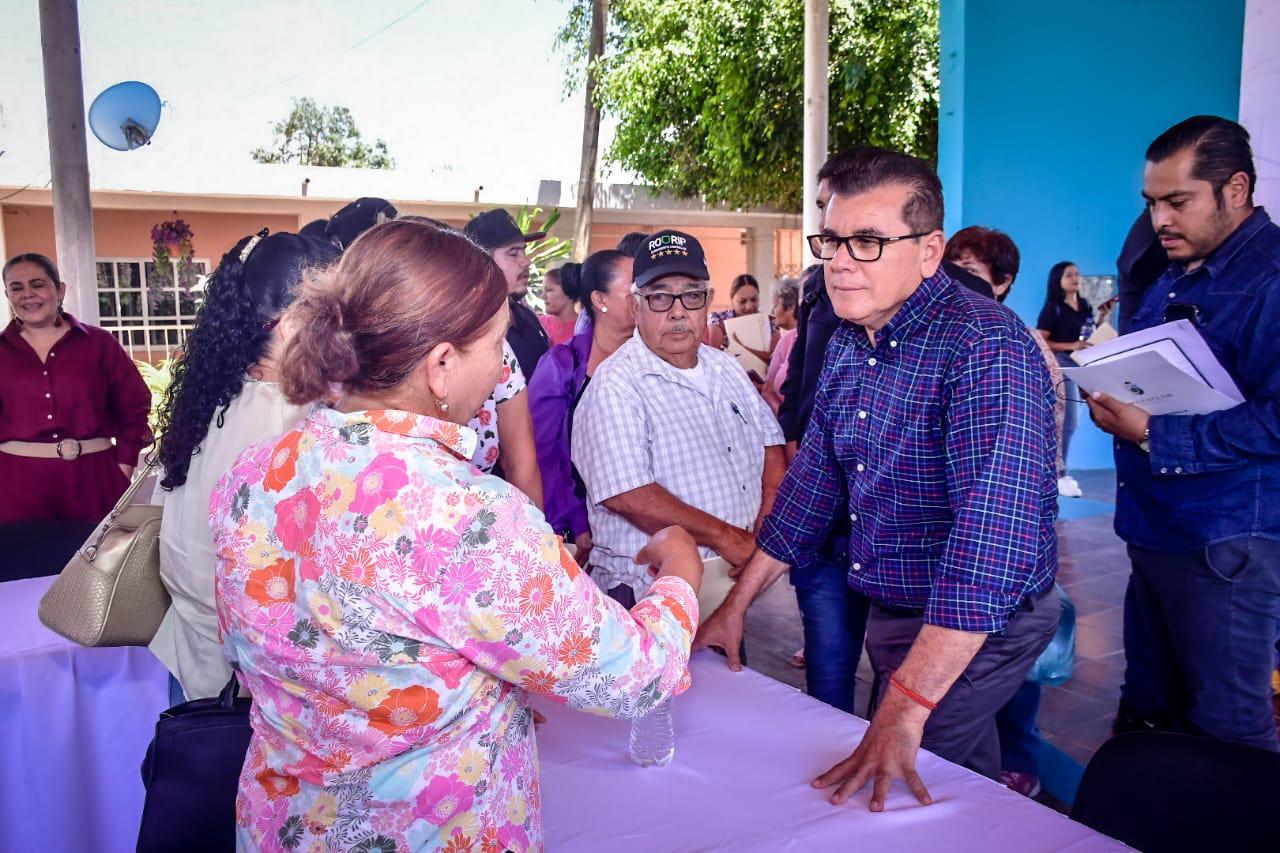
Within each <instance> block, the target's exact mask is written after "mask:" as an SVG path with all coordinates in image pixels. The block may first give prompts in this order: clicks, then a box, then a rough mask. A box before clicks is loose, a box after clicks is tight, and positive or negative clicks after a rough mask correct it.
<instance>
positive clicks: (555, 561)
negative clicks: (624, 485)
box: [210, 222, 701, 853]
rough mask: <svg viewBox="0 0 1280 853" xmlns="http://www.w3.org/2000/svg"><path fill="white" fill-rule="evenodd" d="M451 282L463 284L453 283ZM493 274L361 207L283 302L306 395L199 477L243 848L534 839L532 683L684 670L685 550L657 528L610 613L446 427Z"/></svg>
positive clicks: (473, 387)
mask: <svg viewBox="0 0 1280 853" xmlns="http://www.w3.org/2000/svg"><path fill="white" fill-rule="evenodd" d="M464 297H465V298H464ZM506 313H507V307H506V285H505V281H504V279H503V277H502V275H501V273H500V272H499V271H498V269H497V267H496V266H495V265H494V264H493V262H492V260H490V259H489V257H488V256H487V255H485V254H484V253H483V252H481V251H480V250H479V249H477V248H475V247H474V246H473V245H472V244H471V243H470V242H469V241H467V240H466V239H465V238H463V237H461V236H460V235H458V234H456V233H453V232H449V231H443V230H439V229H435V228H432V227H430V226H425V225H421V224H416V223H412V222H388V223H386V224H383V225H379V226H377V227H376V228H374V229H373V230H372V231H370V232H369V233H368V234H366V235H365V236H364V237H363V238H362V239H361V240H359V241H358V242H357V243H356V244H355V245H353V246H352V248H351V249H350V250H348V252H347V253H346V255H345V256H344V257H343V259H342V260H341V262H340V263H339V264H338V265H337V267H336V268H334V269H332V270H331V271H329V272H327V273H323V274H320V276H319V277H318V278H317V279H316V280H315V281H311V282H308V283H307V284H306V285H305V286H304V289H303V291H302V293H301V295H300V296H299V298H298V300H297V302H295V304H294V306H293V308H291V309H290V315H289V317H290V321H291V322H293V323H294V324H295V329H296V333H295V335H294V337H293V339H292V342H291V343H290V345H289V348H288V350H287V352H286V353H285V357H284V358H283V359H282V367H281V383H282V386H283V389H284V391H285V393H286V395H287V396H288V397H289V398H290V399H291V400H292V401H293V402H295V403H297V404H304V403H314V402H315V401H317V400H323V399H325V398H326V397H328V395H329V393H330V388H331V386H332V384H334V383H337V384H339V385H341V387H342V389H343V393H342V395H341V396H340V397H339V399H338V402H337V403H336V404H334V405H333V406H332V407H330V406H326V405H322V404H321V405H315V406H314V407H313V408H312V410H311V412H310V414H309V415H308V416H307V418H306V419H305V420H304V421H303V422H302V424H301V425H300V426H299V427H298V428H296V429H295V430H293V431H292V432H289V433H286V434H285V435H284V436H283V437H281V438H280V439H278V440H273V441H270V442H266V443H263V444H260V445H257V446H255V447H253V448H251V449H249V450H248V451H246V452H245V453H244V454H243V455H242V456H241V457H240V459H239V460H238V461H237V463H236V465H235V466H234V467H233V468H232V470H231V471H230V472H229V473H228V474H227V475H226V476H225V477H224V478H223V479H222V481H221V482H220V483H219V485H218V487H217V489H216V490H215V491H214V495H213V499H212V503H211V508H210V509H211V515H212V523H213V528H214V532H215V539H216V542H217V549H218V555H219V565H218V574H217V585H218V615H219V621H220V625H221V629H222V633H223V636H224V638H225V643H226V653H227V656H228V658H229V659H230V660H231V662H232V664H233V666H234V667H235V668H236V669H237V670H238V671H239V673H240V677H241V680H242V682H243V683H244V684H245V685H246V686H247V687H248V689H249V691H250V692H251V693H252V694H253V699H254V705H253V712H252V717H251V720H252V724H253V738H252V741H251V742H250V746H249V753H248V756H247V758H246V760H245V765H244V770H243V772H242V774H241V777H240V794H239V798H238V801H237V806H236V811H237V815H236V817H237V825H238V842H239V847H240V848H241V849H248V850H259V849H261V850H287V851H293V850H300V851H311V850H356V851H361V853H372V851H385V853H391V851H410V850H414V851H417V850H449V851H462V850H473V851H495V852H496V851H504V850H516V851H524V850H539V849H541V848H542V822H541V802H540V789H539V782H538V772H537V756H536V752H535V748H534V733H533V726H532V720H533V715H532V712H531V710H530V707H529V704H528V701H529V694H530V693H537V694H541V695H544V696H546V697H548V698H549V699H551V700H553V701H557V702H561V703H564V704H566V705H569V706H571V707H574V708H578V709H581V710H585V711H589V712H592V713H597V714H604V715H609V716H615V717H634V716H638V715H642V714H644V713H645V712H647V711H648V710H649V709H650V708H652V707H653V706H654V705H655V704H657V703H659V702H661V701H663V700H664V699H665V698H666V697H668V696H670V695H673V694H674V693H676V692H678V691H679V690H681V689H683V688H684V687H685V686H687V683H688V675H687V672H688V670H687V663H688V656H689V646H690V643H691V641H692V637H693V632H694V629H695V627H696V625H697V621H698V605H697V599H696V587H697V585H698V583H699V582H700V580H701V564H700V562H699V561H698V558H697V552H696V549H695V547H694V544H693V540H692V539H691V538H690V537H689V536H688V534H686V533H684V532H683V531H680V530H678V529H670V530H668V531H663V532H662V533H659V534H658V535H657V536H655V537H654V539H653V540H652V541H651V542H650V544H649V546H648V547H647V548H646V549H645V551H643V552H641V554H640V555H638V556H637V559H638V560H645V561H648V562H650V563H652V564H653V565H654V566H655V567H656V568H657V570H658V573H659V577H658V579H657V580H656V581H655V582H654V584H653V586H652V588H651V589H650V591H649V593H648V595H646V596H645V597H644V598H643V599H642V600H641V601H640V602H639V603H638V604H637V605H636V606H635V607H634V608H633V609H632V610H631V611H630V612H627V611H626V610H625V609H623V608H622V607H621V606H620V605H618V604H617V603H615V602H613V601H610V600H609V599H607V598H605V597H604V596H603V595H601V594H600V593H599V591H598V590H597V589H596V587H595V584H593V583H592V582H591V580H590V579H589V578H588V577H587V576H586V575H584V574H582V572H581V571H580V570H579V568H578V566H577V564H576V563H575V562H574V560H573V559H572V558H571V557H570V556H569V555H568V553H567V552H566V551H565V550H564V548H563V545H562V543H561V542H560V540H559V539H558V538H557V537H556V536H555V535H554V534H553V533H552V532H551V529H550V527H548V526H547V524H546V522H545V521H544V520H543V518H542V515H541V513H540V512H539V511H538V510H537V509H536V508H535V507H534V506H533V505H532V504H531V503H530V502H529V500H528V499H527V498H526V497H525V496H524V495H522V494H521V493H520V492H518V491H517V490H515V489H514V488H512V487H511V486H509V485H508V484H506V483H504V482H502V481H501V480H498V479H497V478H495V477H492V476H488V475H484V474H482V473H481V472H480V471H479V470H478V469H476V468H475V467H474V466H473V465H472V464H471V463H470V462H469V461H468V460H469V459H470V458H471V455H472V453H473V451H474V447H475V442H476V436H475V434H474V432H472V431H471V430H470V429H468V428H466V427H464V426H461V424H465V423H466V422H467V421H468V420H469V419H470V417H471V416H472V414H474V413H475V411H476V410H477V409H478V408H479V407H480V405H481V403H482V402H483V400H484V398H485V396H487V395H488V393H489V391H490V389H492V388H493V387H494V385H495V383H496V381H497V377H498V374H499V371H500V369H501V352H502V343H503V337H504V334H505V332H506V328H507V316H506Z"/></svg>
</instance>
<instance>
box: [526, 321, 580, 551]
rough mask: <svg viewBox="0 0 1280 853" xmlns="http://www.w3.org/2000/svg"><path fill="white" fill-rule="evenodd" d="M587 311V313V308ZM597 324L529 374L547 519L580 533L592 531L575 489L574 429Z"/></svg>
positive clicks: (561, 529) (554, 526)
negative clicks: (571, 432) (571, 440)
mask: <svg viewBox="0 0 1280 853" xmlns="http://www.w3.org/2000/svg"><path fill="white" fill-rule="evenodd" d="M584 313H585V312H584ZM591 340H592V328H591V326H590V325H588V326H587V328H586V329H585V330H584V331H582V332H579V333H578V334H576V335H574V336H573V337H572V338H570V339H569V341H568V343H563V344H559V345H557V346H554V347H552V348H551V349H549V350H548V351H547V354H546V355H544V356H543V357H542V358H541V359H539V360H538V366H537V368H536V369H535V370H534V372H533V376H532V377H531V378H530V379H529V412H530V414H531V415H532V416H533V442H534V446H535V447H536V448H537V451H538V470H539V471H540V472H541V473H542V500H543V503H544V504H545V505H546V510H545V512H546V517H547V523H548V524H550V525H551V529H552V530H554V531H556V532H557V533H564V532H565V531H566V530H567V531H568V532H569V535H570V537H571V538H577V537H578V536H581V535H582V534H583V533H588V532H590V530H591V526H590V524H588V522H587V503H586V500H585V499H584V498H582V497H581V496H579V494H578V492H577V490H576V488H575V480H574V476H573V463H572V462H571V461H570V459H569V429H570V427H571V426H572V425H573V409H574V406H575V405H576V404H577V401H578V395H579V394H581V393H582V388H583V386H584V385H586V383H587V361H588V360H589V359H590V357H591Z"/></svg>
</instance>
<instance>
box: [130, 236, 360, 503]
mask: <svg viewBox="0 0 1280 853" xmlns="http://www.w3.org/2000/svg"><path fill="white" fill-rule="evenodd" d="M257 236H258V237H259V238H260V239H259V242H258V243H256V244H255V245H254V247H253V248H252V249H251V250H250V254H249V256H248V257H247V258H246V259H245V260H244V261H241V259H240V255H241V253H243V252H244V250H245V247H246V246H248V245H249V242H250V241H251V240H253V239H254V236H249V237H245V238H244V239H243V240H241V241H240V242H238V243H236V245H235V246H234V247H233V248H232V249H231V251H229V252H227V253H226V254H225V255H223V256H222V260H221V261H220V262H219V263H218V268H217V269H216V270H214V271H213V275H211V276H210V277H209V282H208V285H207V286H206V288H205V294H204V304H203V305H202V306H201V308H200V311H199V313H198V314H197V315H196V323H195V327H194V328H193V329H192V330H191V333H190V334H189V335H187V342H186V345H185V346H184V347H183V348H182V352H181V353H180V354H179V355H178V357H177V360H176V361H175V362H174V365H173V379H172V381H171V382H170V383H169V388H168V389H167V390H166V391H165V395H164V402H163V403H162V404H161V407H160V413H159V428H158V432H159V435H160V439H159V448H158V450H157V451H156V452H157V454H158V458H159V461H160V464H161V466H162V467H163V468H164V478H163V479H162V480H161V481H160V487H161V488H162V489H165V490H166V491H172V490H173V489H176V488H178V487H179V486H181V485H183V484H184V483H186V482H187V471H188V469H189V468H190V466H191V457H192V456H194V455H195V454H197V453H199V452H200V444H201V442H203V441H204V439H205V436H206V435H208V433H209V426H210V424H211V423H212V422H213V421H214V416H215V413H216V416H217V425H218V427H219V428H221V427H222V424H223V420H222V418H223V415H224V414H225V413H226V411H227V407H228V406H229V405H231V401H232V400H234V399H235V398H236V396H237V395H238V394H239V393H240V390H241V389H242V388H243V387H244V377H245V372H246V371H247V370H248V369H249V368H250V367H252V366H253V365H254V364H255V363H256V362H257V361H259V360H260V359H261V358H262V357H263V355H264V354H265V353H266V350H267V343H268V341H270V339H271V332H272V329H273V328H274V326H275V322H274V321H276V320H277V319H279V316H280V314H281V312H283V311H284V309H285V308H286V307H287V306H288V305H289V303H290V302H292V301H293V294H294V291H295V289H296V287H297V284H298V281H299V280H300V278H301V275H302V270H303V269H304V268H305V267H309V266H313V265H316V264H326V263H328V262H330V261H331V260H333V259H334V258H335V257H336V256H337V253H338V250H337V249H336V247H331V246H328V245H327V244H323V243H320V242H319V241H316V240H311V239H308V238H305V237H299V236H298V235H296V234H274V235H272V236H270V237H266V236H265V235H261V234H260V235H257Z"/></svg>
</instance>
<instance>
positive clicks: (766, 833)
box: [535, 652, 1126, 853]
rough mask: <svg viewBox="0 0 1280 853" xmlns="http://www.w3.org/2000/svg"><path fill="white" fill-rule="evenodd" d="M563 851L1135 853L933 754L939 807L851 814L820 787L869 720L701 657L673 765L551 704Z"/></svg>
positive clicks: (553, 781) (925, 762) (928, 764)
mask: <svg viewBox="0 0 1280 853" xmlns="http://www.w3.org/2000/svg"><path fill="white" fill-rule="evenodd" d="M535 705H536V706H537V707H538V709H539V710H541V711H542V712H543V713H544V714H545V715H546V716H547V722H546V723H545V724H544V725H542V726H541V727H540V729H539V731H538V751H539V754H540V757H541V763H542V799H543V810H544V823H545V827H546V840H547V849H548V850H550V851H566V853H567V852H568V851H584V853H585V851H608V853H627V851H645V853H656V851H682V853H683V851H689V853H691V852H692V851H713V850H717V851H719V850H722V851H730V850H732V851H735V853H745V851H761V853H765V851H769V853H780V851H811V850H863V851H870V850H893V851H911V850H919V851H928V853H938V851H947V853H961V851H969V850H972V851H977V852H978V853H989V851H992V850H1010V851H1014V850H1016V851H1018V853H1032V851H1050V850H1052V851H1061V850H1071V851H1083V850H1123V849H1126V848H1125V847H1124V846H1123V845H1121V844H1119V843H1118V842H1116V841H1113V840H1111V839H1109V838H1106V837H1105V836H1102V835H1098V834H1097V833H1095V832H1093V831H1092V830H1090V829H1087V828H1086V827H1084V826H1081V825H1080V824H1078V823H1074V822H1072V821H1070V820H1068V819H1067V818H1066V817H1064V816H1063V815H1060V814H1058V813H1057V812H1055V811H1053V810H1052V809H1048V808H1045V807H1044V806H1041V805H1039V804H1038V803H1035V802H1033V801H1031V800H1028V799H1026V798H1025V797H1021V796H1019V795H1017V794H1015V793H1013V792H1012V791H1010V790H1009V789H1007V788H1005V787H1003V786H1001V785H999V784H997V783H996V782H993V781H991V780H989V779H986V778H984V777H982V776H979V775H977V774H975V773H972V772H970V771H968V770H965V769H964V768H961V767H958V766H956V765H954V764H951V763H950V762H947V761H944V760H942V759H941V758H938V757H936V756H934V755H931V754H929V753H925V752H921V753H920V756H919V759H918V764H917V766H918V769H919V770H920V774H921V776H923V777H924V781H925V784H926V785H927V786H928V788H929V792H930V793H931V794H932V795H933V800H934V802H933V805H930V806H921V805H919V804H918V803H917V802H916V801H915V798H914V797H912V796H911V793H910V792H909V791H908V790H907V789H906V787H905V786H903V785H901V784H900V783H899V784H896V785H895V787H894V789H893V794H892V795H891V796H890V798H889V800H888V801H887V802H886V803H885V811H883V812H881V813H879V814H872V813H870V812H868V811H867V803H868V801H869V799H870V788H868V789H866V790H865V791H863V792H862V793H861V794H859V795H857V796H855V797H853V798H851V799H850V800H849V802H847V803H846V804H845V805H844V806H842V807H838V808H837V807H835V806H832V805H831V804H830V802H828V797H829V796H830V793H831V792H830V791H819V790H816V789H814V788H811V787H809V782H810V780H812V779H813V778H814V777H815V776H817V775H819V774H820V773H822V772H823V771H825V770H827V769H828V768H829V767H830V766H831V765H833V764H835V763H836V762H837V761H839V760H840V759H842V758H844V757H846V756H847V755H848V754H849V753H850V752H851V751H852V750H853V748H854V746H856V745H857V743H858V740H859V739H860V738H861V736H862V733H863V732H864V731H865V730H866V727H867V723H866V722H865V721H864V720H861V719H858V718H857V717H851V716H849V715H848V714H845V713H843V712H841V711H837V710H835V709H834V708H831V707H830V706H828V705H824V704H822V703H821V702H818V701H817V700H815V699H813V698H811V697H809V696H807V695H805V694H803V693H801V692H799V691H798V690H795V689H794V688H792V687H789V686H787V685H785V684H782V683H780V682H777V681H774V680H773V679H771V678H767V677H766V676H763V675H760V674H759V673H756V672H752V671H750V670H744V671H742V672H740V673H733V672H730V671H729V669H728V667H726V666H725V663H724V659H723V658H720V657H718V656H716V655H713V654H712V653H709V652H707V653H702V654H699V655H696V656H695V657H694V661H693V688H692V689H691V690H690V691H689V692H688V693H687V694H685V695H684V696H681V697H678V698H677V699H676V700H675V704H674V706H673V707H674V716H675V727H676V755H675V759H674V761H672V763H671V764H670V765H669V766H667V767H664V768H653V767H650V768H642V767H638V766H637V765H635V764H633V763H632V762H631V759H630V758H629V757H628V756H627V733H628V725H629V724H628V723H626V722H623V721H620V720H606V719H600V718H597V717H587V716H585V715H583V714H578V713H575V712H573V711H570V710H567V709H565V708H563V707H562V706H558V705H554V704H552V703H550V702H546V701H544V700H538V701H536V702H535Z"/></svg>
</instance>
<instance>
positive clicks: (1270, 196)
mask: <svg viewBox="0 0 1280 853" xmlns="http://www.w3.org/2000/svg"><path fill="white" fill-rule="evenodd" d="M1277 44H1280V4H1278V3H1275V2H1274V0H1248V3H1246V4H1245V12H1244V50H1243V51H1242V52H1241V57H1240V123H1241V124H1242V125H1244V126H1245V128H1246V129H1247V130H1248V131H1249V137H1250V141H1251V142H1252V144H1253V162H1254V167H1255V168H1256V169H1257V170H1258V186H1257V188H1256V190H1255V191H1254V198H1253V200H1254V202H1255V203H1256V204H1260V205H1263V206H1265V207H1269V208H1270V213H1271V215H1272V216H1273V217H1274V216H1277V215H1280V98H1277V97H1276V91H1277V88H1278V87H1280V53H1277V51H1276V48H1275V46H1276V45H1277Z"/></svg>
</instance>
